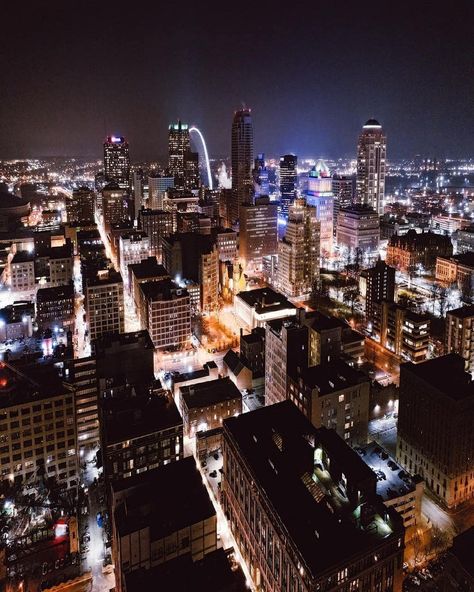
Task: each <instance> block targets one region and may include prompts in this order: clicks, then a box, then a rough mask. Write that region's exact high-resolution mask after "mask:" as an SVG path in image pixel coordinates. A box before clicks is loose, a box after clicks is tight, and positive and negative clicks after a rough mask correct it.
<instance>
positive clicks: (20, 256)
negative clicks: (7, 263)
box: [12, 251, 35, 263]
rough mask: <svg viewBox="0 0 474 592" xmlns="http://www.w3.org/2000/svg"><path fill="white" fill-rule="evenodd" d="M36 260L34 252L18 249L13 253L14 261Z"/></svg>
mask: <svg viewBox="0 0 474 592" xmlns="http://www.w3.org/2000/svg"><path fill="white" fill-rule="evenodd" d="M34 260H35V254H34V253H30V252H29V251H17V252H16V253H15V255H13V259H12V263H26V262H28V261H34Z"/></svg>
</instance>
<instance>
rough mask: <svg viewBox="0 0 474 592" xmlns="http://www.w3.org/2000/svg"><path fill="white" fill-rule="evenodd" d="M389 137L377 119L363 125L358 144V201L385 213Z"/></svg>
mask: <svg viewBox="0 0 474 592" xmlns="http://www.w3.org/2000/svg"><path fill="white" fill-rule="evenodd" d="M386 159H387V137H386V136H385V133H384V132H383V130H382V126H381V125H380V123H379V122H378V121H376V120H375V119H369V120H368V121H367V122H366V123H365V125H364V126H363V127H362V133H361V134H360V136H359V142H358V144H357V182H356V200H357V203H359V204H362V205H366V206H368V207H370V208H372V209H373V210H374V211H375V212H376V213H377V214H378V215H379V216H381V215H382V214H383V213H384V200H385V168H386Z"/></svg>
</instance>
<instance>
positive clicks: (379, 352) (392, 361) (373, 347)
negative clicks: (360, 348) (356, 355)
mask: <svg viewBox="0 0 474 592" xmlns="http://www.w3.org/2000/svg"><path fill="white" fill-rule="evenodd" d="M365 357H366V358H367V360H368V361H369V362H371V363H372V364H374V365H375V366H377V368H380V369H381V370H383V371H384V372H386V373H387V374H388V375H389V376H390V381H391V382H395V383H396V384H398V381H399V378H400V360H399V358H398V356H396V355H395V354H393V353H392V352H390V351H388V350H387V349H385V348H384V347H382V346H381V345H380V344H379V343H377V342H376V341H374V340H373V339H370V337H366V339H365Z"/></svg>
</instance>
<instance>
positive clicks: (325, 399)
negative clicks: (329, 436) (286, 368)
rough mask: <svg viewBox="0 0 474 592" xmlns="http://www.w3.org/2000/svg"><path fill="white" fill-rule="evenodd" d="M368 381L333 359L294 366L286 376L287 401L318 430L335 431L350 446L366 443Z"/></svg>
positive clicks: (363, 376) (360, 374) (346, 365)
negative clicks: (313, 364) (323, 428)
mask: <svg viewBox="0 0 474 592" xmlns="http://www.w3.org/2000/svg"><path fill="white" fill-rule="evenodd" d="M369 392H370V380H369V378H367V376H365V375H364V374H362V373H361V372H359V371H358V370H355V369H354V368H352V367H351V366H349V365H348V364H346V363H345V362H343V361H342V360H338V359H337V358H335V359H334V360H332V361H328V362H326V363H324V364H319V365H317V366H309V367H304V366H303V367H302V366H297V367H296V368H294V367H293V368H292V369H291V370H290V373H289V376H288V386H287V398H288V399H290V401H292V402H293V403H294V404H295V405H296V406H297V407H298V409H299V410H300V411H301V412H302V413H304V415H305V416H306V417H307V418H308V419H309V420H310V421H311V423H312V424H313V425H314V426H315V427H316V428H319V427H321V426H323V427H326V428H328V429H332V430H335V431H336V432H337V434H338V435H339V437H340V438H342V439H343V440H345V442H346V443H347V444H349V445H350V446H355V445H359V444H367V435H368V427H369Z"/></svg>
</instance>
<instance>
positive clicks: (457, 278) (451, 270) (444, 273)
mask: <svg viewBox="0 0 474 592" xmlns="http://www.w3.org/2000/svg"><path fill="white" fill-rule="evenodd" d="M435 277H436V279H437V280H438V281H439V282H442V283H443V284H445V285H448V286H452V285H453V284H454V285H456V286H457V288H458V289H459V290H460V291H461V293H462V295H463V296H464V297H465V298H466V299H467V300H470V299H471V297H472V296H473V295H474V253H460V254H459V255H453V256H451V257H442V256H439V257H437V258H436V270H435Z"/></svg>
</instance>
